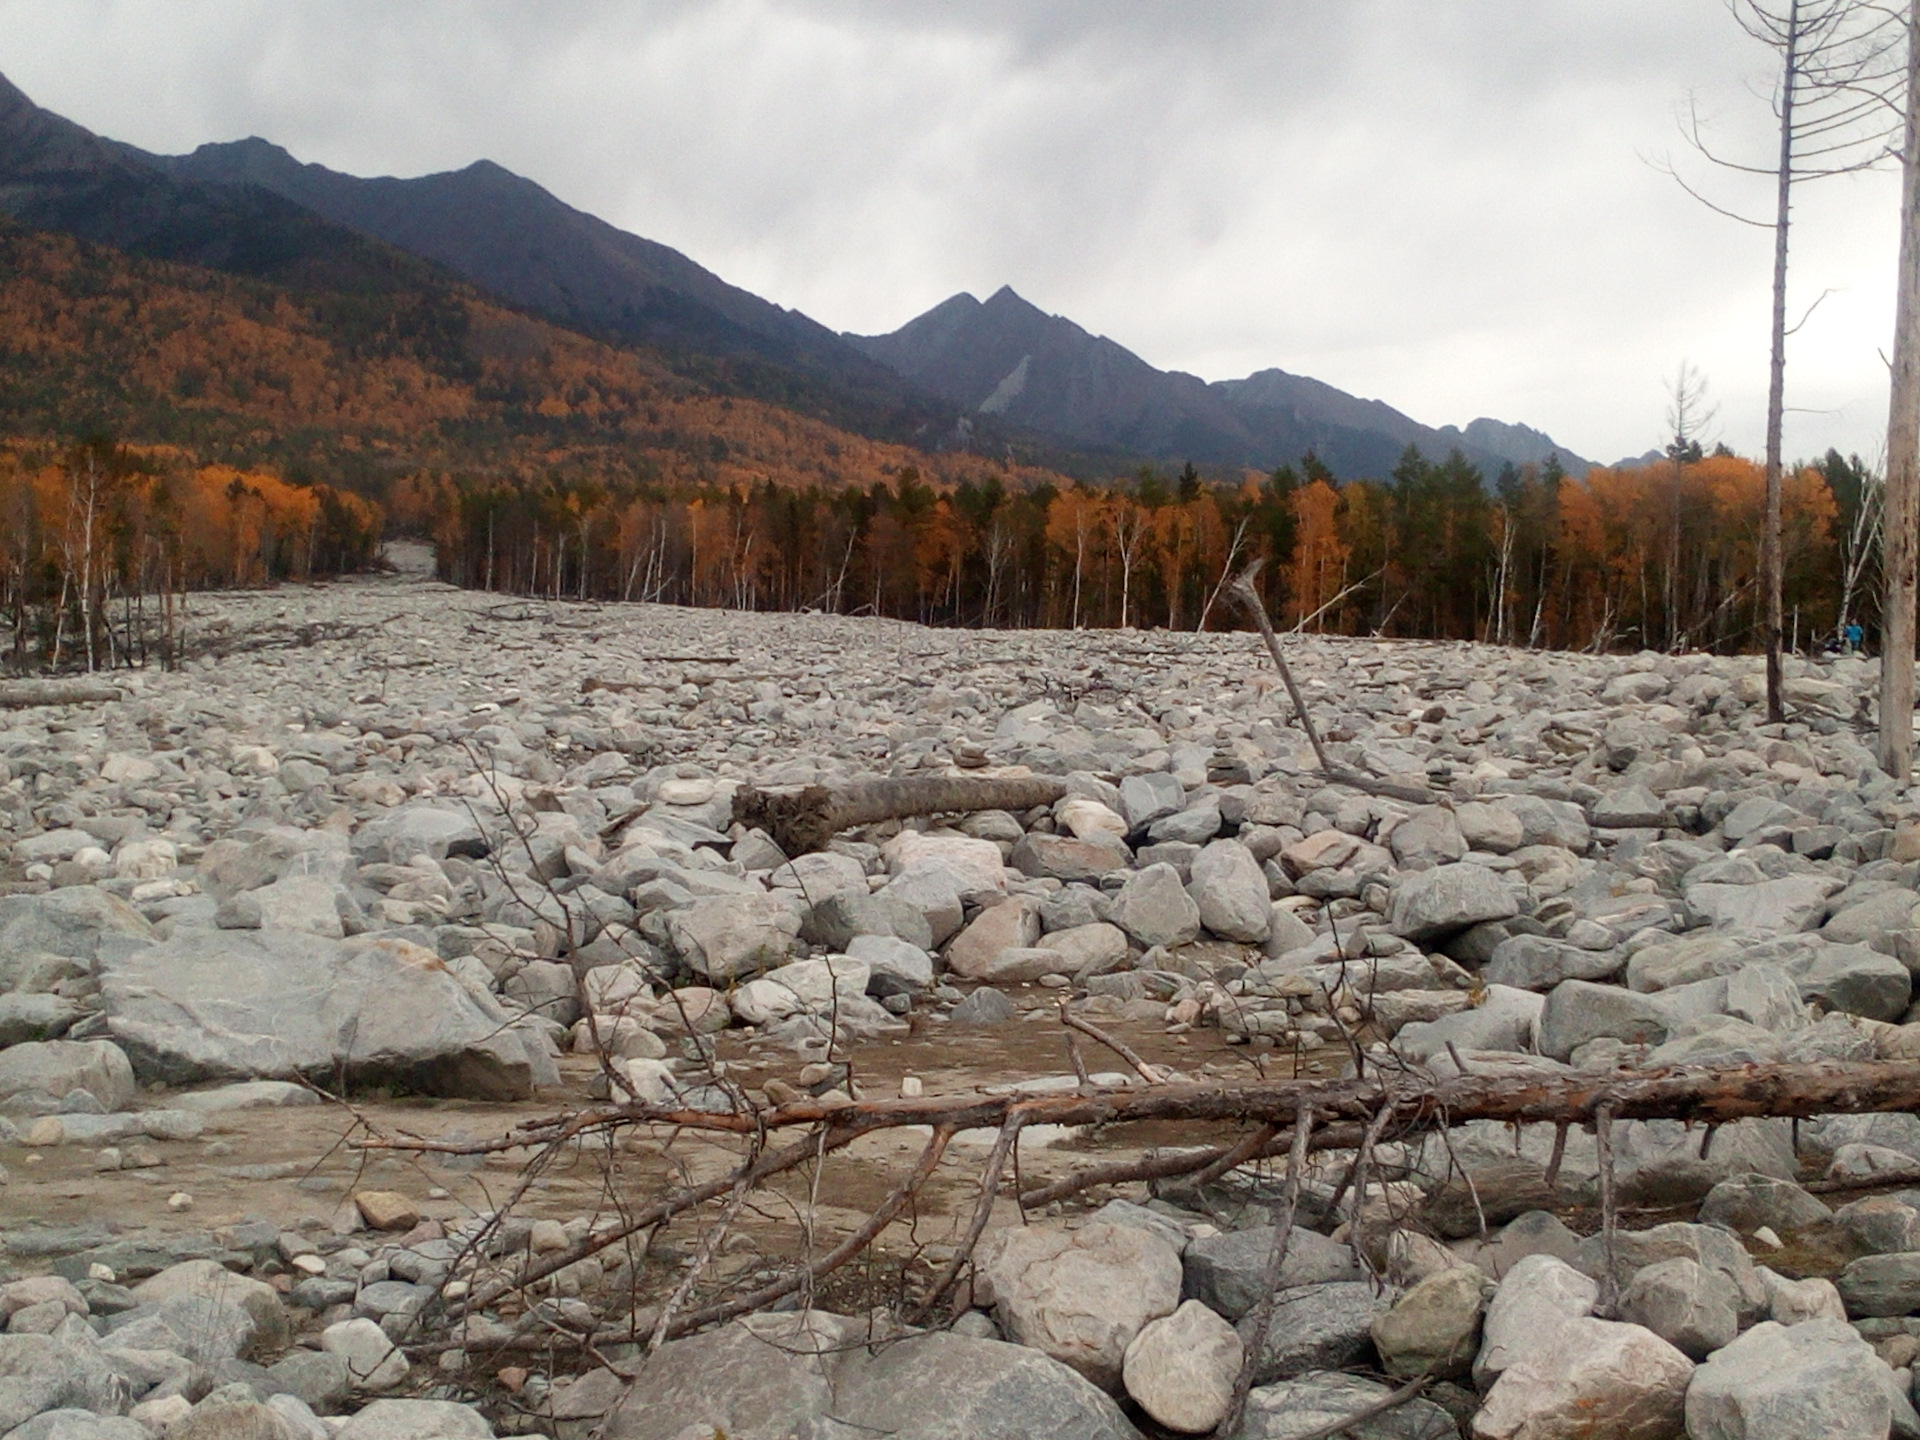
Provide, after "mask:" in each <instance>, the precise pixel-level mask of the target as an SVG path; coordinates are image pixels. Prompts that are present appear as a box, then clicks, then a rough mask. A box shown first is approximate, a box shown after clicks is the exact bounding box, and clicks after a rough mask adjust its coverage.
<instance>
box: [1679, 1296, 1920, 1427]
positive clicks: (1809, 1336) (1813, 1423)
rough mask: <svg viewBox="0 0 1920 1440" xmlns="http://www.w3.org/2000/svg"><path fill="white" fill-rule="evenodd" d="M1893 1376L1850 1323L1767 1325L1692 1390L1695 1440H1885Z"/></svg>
mask: <svg viewBox="0 0 1920 1440" xmlns="http://www.w3.org/2000/svg"><path fill="white" fill-rule="evenodd" d="M1892 1386H1893V1372H1892V1371H1890V1370H1889V1369H1888V1368H1887V1365H1886V1362H1884V1361H1883V1360H1881V1359H1880V1357H1879V1356H1878V1355H1876V1354H1874V1352H1873V1347H1872V1346H1871V1345H1869V1344H1868V1343H1867V1342H1866V1341H1865V1340H1862V1339H1861V1338H1860V1336H1859V1334H1858V1333H1857V1332H1856V1331H1855V1330H1854V1328H1853V1327H1852V1326H1851V1325H1848V1324H1847V1323H1846V1322H1845V1321H1842V1320H1808V1321H1805V1322H1804V1323H1802V1324H1799V1325H1793V1326H1786V1325H1779V1324H1776V1323H1774V1322H1773V1321H1771V1320H1765V1321H1762V1322H1761V1323H1760V1324H1758V1325H1756V1326H1754V1327H1753V1328H1752V1329H1751V1330H1749V1331H1747V1332H1746V1333H1745V1334H1744V1335H1742V1336H1740V1337H1739V1338H1738V1339H1736V1340H1734V1341H1732V1342H1731V1343H1729V1344H1728V1345H1726V1346H1725V1347H1724V1348H1722V1349H1720V1350H1718V1351H1716V1352H1715V1353H1714V1354H1713V1355H1712V1356H1711V1357H1710V1358H1709V1359H1708V1360H1707V1362H1706V1364H1704V1365H1702V1366H1701V1367H1700V1368H1699V1369H1698V1370H1696V1371H1695V1372H1694V1375H1693V1383H1692V1384H1691V1385H1690V1386H1688V1387H1687V1435H1688V1437H1689V1440H1810V1437H1812V1436H1816V1435H1817V1436H1819V1437H1821V1440H1884V1437H1885V1436H1886V1434H1887V1429H1888V1427H1889V1426H1890V1425H1891V1424H1892V1421H1893V1400H1892V1394H1891V1391H1892Z"/></svg>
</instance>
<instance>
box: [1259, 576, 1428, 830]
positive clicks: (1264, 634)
mask: <svg viewBox="0 0 1920 1440" xmlns="http://www.w3.org/2000/svg"><path fill="white" fill-rule="evenodd" d="M1261 563H1262V562H1260V561H1258V560H1256V561H1254V562H1253V563H1252V564H1251V565H1249V566H1247V568H1246V569H1245V570H1242V571H1241V572H1240V577H1239V578H1238V579H1237V580H1235V581H1234V582H1233V598H1234V599H1235V600H1237V601H1239V602H1240V607H1241V609H1243V610H1245V611H1246V612H1247V614H1248V615H1249V616H1251V617H1252V618H1253V623H1254V624H1255V625H1257V626H1259V627H1260V638H1261V639H1262V640H1264V641H1266V642H1267V654H1268V655H1270V656H1272V657H1273V668H1274V669H1276V670H1278V671H1279V672H1280V682H1281V683H1282V684H1283V685H1285V686H1286V687H1287V695H1288V698H1290V699H1291V700H1292V701H1293V713H1294V714H1295V715H1297V716H1299V717H1300V728H1301V729H1302V730H1304V731H1305V732H1306V735H1307V743H1308V744H1309V745H1311V746H1312V747H1313V758H1314V759H1315V760H1317V761H1318V762H1319V763H1320V771H1321V773H1322V774H1323V775H1325V776H1326V777H1327V779H1328V780H1330V781H1331V782H1333V783H1334V784H1336V785H1345V786H1346V787H1347V788H1348V789H1350V790H1359V791H1363V792H1364V793H1366V794H1368V795H1379V796H1383V797H1384V798H1386V799H1389V800H1406V801H1410V802H1411V803H1413V804H1415V805H1431V804H1433V803H1434V802H1435V801H1436V800H1437V799H1439V797H1438V796H1437V795H1435V794H1434V793H1433V792H1432V791H1431V790H1428V789H1426V788H1425V787H1423V786H1415V785H1396V784H1395V783H1394V782H1393V781H1391V780H1376V779H1374V778H1373V777H1372V776H1371V775H1362V774H1360V773H1359V772H1358V771H1357V770H1349V769H1347V768H1346V766H1344V765H1336V764H1335V763H1334V762H1333V761H1332V760H1330V759H1328V758H1327V747H1326V746H1325V745H1323V744H1321V743H1320V732H1319V731H1318V730H1316V729H1315V728H1314V724H1313V715H1312V713H1311V712H1309V711H1308V709H1307V701H1306V697H1305V696H1303V695H1302V694H1301V693H1300V686H1299V685H1298V684H1297V683H1296V682H1295V680H1294V678H1293V668H1292V667H1291V666H1289V665H1288V664H1287V657H1286V653H1285V652H1284V651H1282V650H1281V648H1280V637H1279V636H1278V635H1276V634H1274V633H1273V621H1271V620H1270V619H1268V618H1267V607H1266V605H1265V604H1264V603H1263V602H1262V601H1261V599H1260V592H1259V591H1258V590H1257V589H1255V588H1254V584H1253V579H1254V576H1256V575H1258V574H1259V573H1260V565H1261Z"/></svg>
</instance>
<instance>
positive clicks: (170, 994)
mask: <svg viewBox="0 0 1920 1440" xmlns="http://www.w3.org/2000/svg"><path fill="white" fill-rule="evenodd" d="M101 993H102V999H103V1000H104V1002H105V1008H106V1013H107V1022H108V1028H109V1029H110V1031H111V1032H112V1034H113V1037H114V1039H115V1040H117V1041H118V1042H119V1043H120V1045H121V1046H122V1047H123V1048H124V1049H125V1050H126V1051H127V1053H128V1055H129V1056H130V1057H131V1058H132V1060H133V1068H134V1071H135V1073H136V1074H137V1075H139V1076H140V1078H141V1079H143V1080H162V1081H166V1082H167V1083H169V1084H176V1083H185V1082H190V1081H197V1080H251V1079H260V1078H265V1079H293V1078H295V1077H298V1076H305V1077H309V1078H314V1079H325V1080H333V1079H336V1078H338V1077H340V1076H341V1075H343V1074H344V1076H345V1078H346V1079H348V1080H349V1081H369V1082H392V1083H397V1084H400V1085H403V1086H405V1087H407V1088H409V1089H414V1090H419V1091H423V1092H425V1093H427V1094H435V1095H459V1096H466V1097H469V1098H472V1099H481V1100H518V1099H525V1098H526V1097H527V1096H529V1095H531V1094H532V1092H533V1084H534V1069H533V1060H532V1058H531V1057H530V1056H529V1055H528V1053H527V1049H526V1045H525V1043H524V1042H523V1041H522V1039H521V1037H520V1035H519V1033H517V1032H516V1031H515V1030H514V1029H513V1028H512V1017H510V1016H509V1015H508V1014H507V1013H506V1011H504V1010H503V1009H501V1007H500V1006H499V1004H498V1003H497V1002H495V1001H494V1000H493V998H492V997H491V996H489V995H486V994H484V992H476V991H475V990H473V989H470V988H468V987H467V986H466V985H464V984H462V983H461V981H460V980H459V979H457V978H456V977H455V976H454V975H453V974H452V972H450V971H449V970H448V969H447V967H446V965H445V963H443V962H442V961H441V960H440V958H439V957H438V956H436V955H435V954H434V953H433V952H432V951H430V950H426V949H423V948H422V947H420V946H418V945H411V944H408V943H407V942H406V941H404V940H395V939H385V938H366V939H359V940H348V941H338V940H327V939H324V938H322V937H320V936H317V935H301V934H294V933H289V932H282V931H271V930H260V931H247V930H231V931H213V932H201V933H196V934H192V935H188V936H182V937H178V938H175V939H172V940H169V941H167V942H165V943H164V944H160V945H154V946H150V947H147V948H145V949H141V950H136V951H133V952H131V953H129V954H127V955H124V956H120V957H117V958H109V959H107V960H104V961H103V962H102V965H101Z"/></svg>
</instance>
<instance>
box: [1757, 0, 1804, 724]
mask: <svg viewBox="0 0 1920 1440" xmlns="http://www.w3.org/2000/svg"><path fill="white" fill-rule="evenodd" d="M1799 47H1800V0H1793V3H1792V5H1791V6H1790V7H1789V8H1788V11H1787V27H1786V57H1785V60H1786V63H1785V66H1784V67H1783V70H1782V76H1783V78H1782V82H1781V87H1780V173H1779V176H1778V181H1777V185H1778V189H1777V198H1776V208H1775V212H1774V222H1773V354H1772V357H1771V360H1770V363H1769V365H1768V373H1767V520H1766V527H1765V530H1764V531H1763V533H1762V535H1761V537H1760V571H1761V586H1762V588H1763V589H1764V590H1765V591H1766V602H1767V608H1766V626H1767V719H1768V721H1770V722H1771V723H1773V724H1778V723H1779V722H1780V721H1781V720H1784V719H1785V718H1786V711H1785V709H1784V707H1783V706H1782V704H1781V699H1780V682H1781V674H1780V631H1781V628H1782V626H1781V618H1782V617H1781V613H1780V611H1781V603H1780V591H1781V573H1780V572H1781V564H1780V427H1781V419H1782V417H1783V416H1784V415H1785V413H1786V393H1787V223H1788V220H1789V218H1790V216H1791V210H1792V202H1793V101H1794V92H1795V91H1796V90H1797V89H1798V88H1799V84H1800V63H1799V62H1800V53H1799Z"/></svg>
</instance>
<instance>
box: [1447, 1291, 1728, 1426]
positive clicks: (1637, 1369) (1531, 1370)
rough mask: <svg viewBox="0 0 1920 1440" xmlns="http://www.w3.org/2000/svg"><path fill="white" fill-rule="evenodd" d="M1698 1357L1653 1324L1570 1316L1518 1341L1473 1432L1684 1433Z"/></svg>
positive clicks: (1477, 1419)
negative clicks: (1689, 1355) (1662, 1335)
mask: <svg viewBox="0 0 1920 1440" xmlns="http://www.w3.org/2000/svg"><path fill="white" fill-rule="evenodd" d="M1692 1378H1693V1362H1692V1361H1691V1360H1689V1359H1687V1357H1686V1356H1685V1355H1683V1354H1681V1353H1680V1352H1679V1351H1678V1350H1676V1349H1675V1348H1674V1347H1673V1346H1671V1345H1669V1344H1668V1343H1667V1342H1666V1341H1664V1340H1662V1339H1661V1338H1660V1337H1659V1336H1658V1335H1656V1334H1654V1333H1653V1332H1652V1331H1651V1330H1648V1329H1645V1328H1644V1327H1642V1326H1639V1325H1624V1324H1619V1323H1616V1322H1614V1321H1611V1320H1595V1319H1593V1318H1591V1317H1581V1318H1578V1319H1569V1320H1566V1321H1564V1322H1563V1323H1562V1324H1559V1325H1556V1326H1552V1327H1550V1328H1548V1329H1547V1330H1545V1331H1543V1332H1541V1334H1539V1335H1538V1336H1537V1337H1535V1339H1534V1341H1533V1343H1531V1344H1528V1345H1526V1346H1524V1347H1522V1348H1520V1349H1518V1350H1517V1351H1516V1352H1515V1353H1514V1354H1513V1357H1512V1359H1511V1360H1510V1361H1509V1363H1508V1365H1507V1367H1506V1369H1505V1370H1503V1371H1502V1372H1501V1374H1500V1378H1499V1379H1498V1380H1495V1381H1494V1382H1493V1388H1492V1389H1491V1390H1489V1391H1488V1392H1487V1398H1486V1403H1485V1404H1484V1405H1482V1406H1481V1407H1480V1412H1479V1413H1478V1414H1477V1415H1475V1416H1474V1417H1473V1436H1474V1440H1602V1437H1604V1440H1678V1437H1679V1435H1680V1434H1681V1431H1682V1426H1683V1423H1684V1415H1685V1411H1686V1401H1687V1382H1688V1381H1689V1380H1691V1379H1692Z"/></svg>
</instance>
